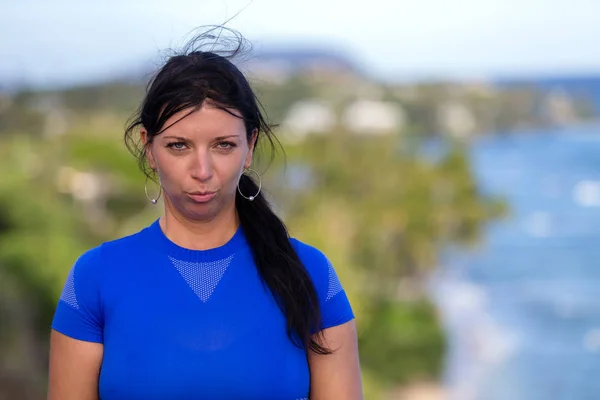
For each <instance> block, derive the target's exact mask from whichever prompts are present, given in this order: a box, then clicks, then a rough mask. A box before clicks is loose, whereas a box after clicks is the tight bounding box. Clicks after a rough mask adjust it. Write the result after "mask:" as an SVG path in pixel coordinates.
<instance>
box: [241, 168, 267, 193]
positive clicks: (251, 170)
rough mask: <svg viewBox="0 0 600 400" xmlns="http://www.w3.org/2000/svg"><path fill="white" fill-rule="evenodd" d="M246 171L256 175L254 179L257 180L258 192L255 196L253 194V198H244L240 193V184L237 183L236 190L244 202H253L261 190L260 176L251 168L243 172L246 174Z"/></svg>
mask: <svg viewBox="0 0 600 400" xmlns="http://www.w3.org/2000/svg"><path fill="white" fill-rule="evenodd" d="M246 171H250V172H253V173H254V175H256V177H257V178H258V192H256V194H255V195H254V196H249V197H246V196H244V194H243V193H242V191H241V190H240V184H239V182H238V187H237V189H238V193H239V194H240V196H242V197H243V198H245V199H246V200H248V201H254V199H256V198H257V197H258V195H259V193H260V189H261V188H262V180H261V179H260V175H259V174H258V172H256V171H255V170H253V169H252V168H246V170H245V171H244V172H246Z"/></svg>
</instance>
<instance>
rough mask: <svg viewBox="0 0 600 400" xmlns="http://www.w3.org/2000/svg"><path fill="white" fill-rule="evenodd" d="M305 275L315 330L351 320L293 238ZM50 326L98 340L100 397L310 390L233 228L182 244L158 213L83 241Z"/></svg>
mask: <svg viewBox="0 0 600 400" xmlns="http://www.w3.org/2000/svg"><path fill="white" fill-rule="evenodd" d="M291 241H292V244H293V246H294V248H295V249H296V251H297V252H298V255H299V257H300V259H301V260H302V262H303V263H304V265H305V266H306V268H307V270H308V272H309V274H310V276H311V277H312V279H313V281H314V284H315V287H316V290H317V293H318V297H319V302H320V305H321V312H322V321H321V328H322V329H325V328H328V327H332V326H335V325H339V324H342V323H345V322H347V321H349V320H351V319H353V318H354V315H353V311H352V308H351V306H350V303H349V302H348V298H347V296H346V294H345V292H344V289H343V287H342V285H341V284H340V281H339V279H338V277H337V275H336V272H335V270H334V268H333V267H332V265H331V263H330V262H329V261H328V259H327V258H326V256H325V255H324V254H323V253H322V252H321V251H319V250H318V249H316V248H314V247H312V246H309V245H307V244H305V243H302V242H300V241H298V240H296V239H291ZM52 328H53V329H55V330H57V331H59V332H61V333H63V334H65V335H67V336H70V337H72V338H75V339H79V340H83V341H88V342H97V343H103V345H104V358H103V361H102V367H101V371H100V378H99V394H100V398H101V399H102V400H138V399H139V400H153V399H157V400H158V399H160V400H164V399H177V400H188V399H189V400H192V399H193V400H199V399H207V400H212V399H227V400H234V399H257V400H258V399H261V400H268V399H277V400H288V399H289V400H298V399H307V398H308V395H309V389H310V388H309V383H310V379H309V378H310V377H309V370H308V363H307V358H306V351H305V350H303V349H300V348H298V347H296V346H295V345H294V344H293V343H292V342H291V341H290V340H289V338H288V336H287V332H286V320H285V317H284V315H283V313H282V312H281V311H280V310H279V308H278V307H277V304H276V303H275V301H274V299H273V296H272V295H271V294H270V293H269V292H268V291H267V290H266V289H265V286H263V284H262V281H261V279H260V276H259V275H258V272H257V269H256V266H255V264H254V261H253V259H252V255H251V253H250V248H249V247H248V244H247V242H246V240H245V238H244V234H243V232H242V230H241V228H239V229H238V231H237V232H236V233H235V235H234V236H233V237H232V238H231V239H230V240H229V241H228V242H227V243H226V244H225V245H223V246H221V247H218V248H214V249H210V250H189V249H185V248H183V247H180V246H178V245H176V244H175V243H173V242H172V241H170V240H169V239H168V238H167V237H166V236H165V235H164V233H163V231H162V229H161V227H160V225H159V223H158V220H156V221H155V222H154V223H152V224H151V225H150V226H148V227H146V228H144V229H142V230H141V231H139V232H137V233H135V234H133V235H130V236H127V237H124V238H120V239H117V240H114V241H110V242H106V243H104V244H102V245H100V246H98V247H95V248H93V249H91V250H88V251H87V252H85V253H84V254H82V255H81V257H79V259H78V260H77V261H76V262H75V264H74V265H73V267H72V269H71V271H70V273H69V275H68V277H67V279H66V282H65V285H64V289H63V292H62V295H61V297H60V300H59V302H58V305H57V308H56V312H55V316H54V320H53V323H52Z"/></svg>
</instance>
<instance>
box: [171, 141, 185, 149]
mask: <svg viewBox="0 0 600 400" xmlns="http://www.w3.org/2000/svg"><path fill="white" fill-rule="evenodd" d="M167 146H168V147H170V148H171V149H175V150H183V149H185V143H183V142H174V143H169V144H168V145H167Z"/></svg>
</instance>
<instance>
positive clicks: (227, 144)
mask: <svg viewBox="0 0 600 400" xmlns="http://www.w3.org/2000/svg"><path fill="white" fill-rule="evenodd" d="M219 147H220V148H222V149H229V148H232V147H235V143H231V142H221V143H219Z"/></svg>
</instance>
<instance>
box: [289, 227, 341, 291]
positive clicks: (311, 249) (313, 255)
mask: <svg viewBox="0 0 600 400" xmlns="http://www.w3.org/2000/svg"><path fill="white" fill-rule="evenodd" d="M290 240H291V242H292V246H293V248H294V250H295V251H296V254H298V257H299V258H300V261H302V264H303V265H304V267H305V268H306V270H307V271H308V273H309V274H310V275H311V276H312V278H313V280H316V281H325V282H328V281H329V279H330V277H331V276H332V275H336V272H335V268H334V267H333V264H332V263H331V261H330V259H329V257H328V256H327V254H325V252H324V251H322V250H321V249H320V248H319V247H317V246H315V245H313V244H310V243H308V242H305V241H302V240H300V239H298V238H291V239H290Z"/></svg>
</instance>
